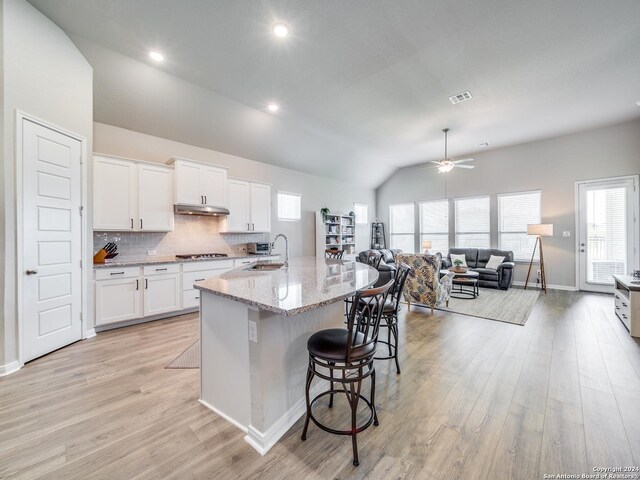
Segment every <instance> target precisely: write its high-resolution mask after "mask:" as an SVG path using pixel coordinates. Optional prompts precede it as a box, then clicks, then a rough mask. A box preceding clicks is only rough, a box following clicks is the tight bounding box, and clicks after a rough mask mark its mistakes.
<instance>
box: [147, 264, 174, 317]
mask: <svg viewBox="0 0 640 480" xmlns="http://www.w3.org/2000/svg"><path fill="white" fill-rule="evenodd" d="M181 293H182V289H181V284H180V274H179V273H172V274H168V275H150V276H146V277H144V312H143V313H144V316H145V317H149V316H151V315H159V314H160V313H167V312H175V311H177V310H182V301H181V300H182V298H181Z"/></svg>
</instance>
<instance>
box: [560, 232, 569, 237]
mask: <svg viewBox="0 0 640 480" xmlns="http://www.w3.org/2000/svg"><path fill="white" fill-rule="evenodd" d="M562 236H563V237H570V236H571V232H569V231H564V232H562Z"/></svg>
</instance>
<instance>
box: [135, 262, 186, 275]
mask: <svg viewBox="0 0 640 480" xmlns="http://www.w3.org/2000/svg"><path fill="white" fill-rule="evenodd" d="M143 273H144V276H145V277H146V276H148V275H164V274H167V273H180V265H179V264H177V263H167V264H162V265H147V266H146V267H144V271H143Z"/></svg>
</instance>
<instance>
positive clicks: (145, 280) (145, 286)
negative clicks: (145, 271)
mask: <svg viewBox="0 0 640 480" xmlns="http://www.w3.org/2000/svg"><path fill="white" fill-rule="evenodd" d="M148 288H149V279H148V278H145V279H144V289H145V290H147V289H148Z"/></svg>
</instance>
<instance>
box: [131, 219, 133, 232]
mask: <svg viewBox="0 0 640 480" xmlns="http://www.w3.org/2000/svg"><path fill="white" fill-rule="evenodd" d="M131 230H133V218H132V219H131Z"/></svg>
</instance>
